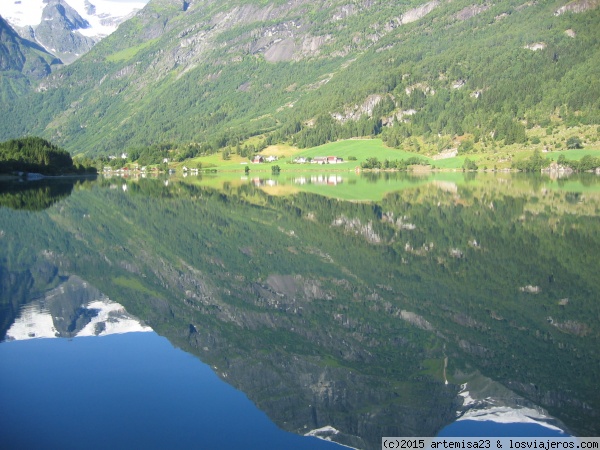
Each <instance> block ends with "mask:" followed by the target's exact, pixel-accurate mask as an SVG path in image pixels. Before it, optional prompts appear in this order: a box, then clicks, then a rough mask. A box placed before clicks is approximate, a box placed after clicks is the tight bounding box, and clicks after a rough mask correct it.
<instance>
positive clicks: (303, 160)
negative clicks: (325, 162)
mask: <svg viewBox="0 0 600 450" xmlns="http://www.w3.org/2000/svg"><path fill="white" fill-rule="evenodd" d="M294 162H295V163H296V164H304V163H306V162H307V161H306V158H304V157H303V156H300V157H298V158H296V159H294Z"/></svg>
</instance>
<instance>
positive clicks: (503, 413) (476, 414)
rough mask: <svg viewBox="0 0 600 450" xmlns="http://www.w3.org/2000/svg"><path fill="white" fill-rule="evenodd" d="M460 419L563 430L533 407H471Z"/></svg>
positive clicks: (550, 418)
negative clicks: (523, 424)
mask: <svg viewBox="0 0 600 450" xmlns="http://www.w3.org/2000/svg"><path fill="white" fill-rule="evenodd" d="M458 420H459V421H460V420H474V421H478V422H480V421H491V422H496V423H529V424H536V425H540V426H542V427H545V428H549V429H551V430H555V431H560V432H564V431H563V430H562V429H561V428H559V427H557V426H555V425H553V424H551V423H549V422H548V421H549V420H553V418H552V417H550V416H547V415H546V414H544V413H543V412H540V411H538V410H536V409H533V408H512V407H509V406H497V407H491V408H487V409H479V410H478V409H472V410H469V411H467V412H466V413H465V414H464V415H463V416H462V417H460V418H459V419H458Z"/></svg>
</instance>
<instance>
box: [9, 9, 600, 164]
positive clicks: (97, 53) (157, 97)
mask: <svg viewBox="0 0 600 450" xmlns="http://www.w3.org/2000/svg"><path fill="white" fill-rule="evenodd" d="M566 4H567V6H568V5H571V7H569V8H567V11H566V12H564V13H560V12H561V11H562V10H560V8H561V7H563V6H565V5H566ZM573 5H578V6H579V8H574V7H572V6H573ZM597 6H598V2H597V1H595V0H576V1H575V2H570V3H569V2H566V1H565V0H560V1H549V2H538V3H535V2H524V1H522V0H505V1H497V2H482V1H468V0H455V1H452V2H448V1H437V0H434V1H431V2H429V3H424V2H423V1H422V0H421V1H418V0H411V1H403V2H397V1H390V0H382V1H379V2H373V1H367V0H354V1H345V2H342V1H337V0H336V1H316V2H308V1H304V0H298V1H296V2H281V1H272V2H267V1H258V0H245V1H244V0H238V1H233V0H230V1H225V2H214V1H202V2H190V3H188V2H184V3H182V4H180V3H178V2H175V1H170V0H152V1H151V2H150V3H149V4H148V5H147V7H146V8H145V9H144V10H143V11H142V12H141V13H140V14H138V16H136V17H134V18H133V19H131V20H129V21H128V22H126V23H124V24H123V25H122V26H121V27H120V28H119V30H117V32H115V33H114V34H113V35H111V36H109V37H108V38H106V39H105V40H103V41H102V42H101V43H100V44H98V45H97V46H96V47H95V48H94V49H92V51H90V52H89V53H88V54H87V55H85V56H84V57H82V58H81V59H80V60H78V61H77V62H75V63H74V64H72V65H70V66H69V67H65V68H64V69H62V70H60V71H58V72H56V73H54V74H52V75H51V76H50V77H48V78H46V79H45V80H43V81H42V82H41V84H40V85H39V86H38V88H37V89H36V90H35V92H31V93H30V94H29V95H28V96H23V97H22V98H20V99H19V100H18V101H15V102H9V103H7V104H6V103H5V104H3V105H2V108H3V109H4V110H6V111H8V114H3V115H2V117H1V118H0V139H2V138H4V139H7V138H12V137H18V136H22V135H25V134H31V133H35V134H40V135H43V136H44V137H47V138H49V139H52V140H53V141H54V142H57V143H59V144H60V145H62V146H64V147H65V148H66V149H68V150H69V151H71V152H72V153H86V154H88V155H102V154H105V155H106V154H110V153H115V152H120V151H122V150H123V149H127V148H129V147H134V146H138V147H139V146H150V145H152V144H161V145H165V144H168V145H169V146H170V148H171V149H174V150H175V153H176V154H177V153H179V155H180V156H181V157H183V155H186V156H188V157H189V156H194V155H196V154H198V153H200V152H212V151H215V150H217V149H218V148H221V147H225V146H232V147H233V146H236V145H237V143H238V142H240V141H241V140H243V139H246V138H247V137H249V136H253V135H257V134H266V136H267V138H266V139H267V143H274V142H290V143H294V144H295V145H297V146H300V147H309V146H314V145H318V144H322V143H324V142H327V141H331V140H336V139H339V138H347V137H353V136H369V135H380V136H381V137H382V138H383V139H384V141H385V142H386V143H387V144H388V145H390V146H392V147H402V146H406V145H408V144H410V145H413V146H414V144H413V143H412V142H410V139H407V138H410V137H412V136H424V137H425V138H426V139H428V140H429V141H430V142H431V143H432V144H433V145H434V146H437V147H438V148H439V149H443V148H446V147H448V146H449V142H450V141H449V139H451V138H453V137H455V136H461V135H466V134H467V135H469V136H470V138H471V139H473V140H474V141H475V142H477V141H482V142H490V143H491V144H493V143H494V142H502V143H505V144H512V143H524V142H525V141H526V140H527V136H526V132H525V131H526V129H527V128H531V127H533V126H541V127H544V128H545V127H551V126H555V125H560V126H565V127H566V126H572V125H578V124H588V125H589V124H594V125H595V124H600V76H599V75H598V70H597V68H598V67H597V62H598V61H600V34H599V33H598V32H597V30H598V25H600V9H598V8H597ZM569 9H571V10H576V11H578V12H571V11H569ZM595 139H597V137H595ZM413 150H414V148H413Z"/></svg>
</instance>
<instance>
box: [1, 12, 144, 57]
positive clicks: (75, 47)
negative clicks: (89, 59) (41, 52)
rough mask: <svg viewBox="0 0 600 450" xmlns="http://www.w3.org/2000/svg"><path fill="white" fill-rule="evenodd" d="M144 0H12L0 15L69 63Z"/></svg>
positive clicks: (104, 35) (87, 49) (112, 28)
mask: <svg viewBox="0 0 600 450" xmlns="http://www.w3.org/2000/svg"><path fill="white" fill-rule="evenodd" d="M145 3H146V2H145V1H144V0H139V1H138V0H133V1H124V2H114V1H107V0H97V1H94V3H91V2H90V1H88V0H68V2H67V1H65V0H16V1H10V2H7V3H5V4H3V5H2V6H1V7H0V14H2V16H3V17H4V18H5V19H6V20H7V21H8V23H10V24H11V26H12V27H13V28H14V29H15V30H16V31H17V32H18V33H19V34H20V35H21V37H23V38H24V39H27V40H30V41H32V42H36V43H38V44H39V45H41V46H42V47H44V48H45V49H46V50H47V51H48V52H50V53H51V54H53V55H55V56H56V57H58V58H60V59H61V60H62V61H63V62H64V63H66V64H69V63H71V62H73V61H74V60H76V59H77V58H78V57H80V56H81V55H82V54H84V53H86V52H88V51H89V50H90V49H91V48H92V47H93V46H94V44H96V42H98V41H100V40H101V39H102V38H104V37H106V36H108V35H109V34H111V33H112V32H114V31H115V30H116V29H117V27H118V25H119V24H120V23H121V22H123V21H124V20H127V19H128V18H129V17H131V16H132V15H133V14H135V12H136V11H138V10H139V9H141V8H143V7H144V5H145Z"/></svg>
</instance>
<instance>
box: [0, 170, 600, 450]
mask: <svg viewBox="0 0 600 450" xmlns="http://www.w3.org/2000/svg"><path fill="white" fill-rule="evenodd" d="M370 177H371V178H370V179H369V180H368V182H369V183H373V184H375V185H376V184H377V180H374V179H373V178H372V175H370ZM280 181H283V180H280ZM385 181H386V184H387V187H378V189H379V188H381V189H382V190H383V189H387V190H388V191H389V189H390V186H389V179H388V180H385ZM455 181H457V182H455ZM361 182H362V181H360V179H359V181H357V182H348V183H341V185H340V186H337V188H338V189H339V188H342V187H345V188H348V189H353V188H356V187H357V186H358V187H360V183H361ZM400 182H401V183H404V185H405V186H409V187H406V188H405V189H404V190H402V191H397V192H391V193H390V194H388V195H386V196H385V197H384V198H383V199H382V200H381V201H377V202H373V203H371V202H361V203H357V202H346V201H341V200H334V199H331V198H327V197H323V196H320V195H317V194H312V193H308V192H302V191H300V192H297V193H296V194H294V195H290V196H272V195H269V194H268V193H265V192H263V191H262V190H261V189H262V186H259V187H256V186H254V185H253V184H252V183H248V182H246V183H239V184H236V183H225V184H224V186H223V188H222V189H220V190H215V189H212V188H208V187H199V186H197V185H194V184H186V183H183V182H176V181H174V180H171V181H170V182H169V183H166V184H165V183H163V182H162V181H160V180H139V181H123V182H122V183H123V184H125V186H126V189H123V187H122V185H121V182H119V184H118V186H117V185H116V184H115V182H114V181H113V180H111V181H107V182H98V183H97V184H96V185H94V186H93V187H90V188H87V189H79V190H76V191H74V192H73V193H72V195H71V196H70V197H68V198H66V199H64V200H62V201H60V202H59V203H57V204H55V205H53V206H50V207H49V208H48V209H46V210H44V211H41V212H37V213H32V212H24V211H14V210H10V209H6V208H2V209H0V248H1V250H2V254H3V255H5V256H4V257H3V259H2V265H1V266H0V282H1V286H2V289H1V292H0V294H1V297H0V300H1V302H2V303H1V304H0V308H1V309H0V311H1V313H2V316H1V317H0V319H1V321H0V324H2V329H0V331H1V332H2V335H5V334H7V336H9V337H10V332H8V333H7V330H9V329H10V328H11V326H13V322H14V320H15V318H16V316H17V315H18V311H19V308H20V305H23V304H26V303H29V302H31V301H32V300H34V299H37V300H38V301H39V300H40V298H43V297H45V298H47V297H48V296H49V293H50V294H51V293H52V292H54V291H53V290H56V287H57V286H58V285H59V284H61V283H64V282H65V280H79V281H81V280H85V283H89V284H90V285H91V286H95V287H96V288H98V289H99V290H101V291H102V292H103V294H104V295H106V296H107V297H108V298H110V299H111V300H113V301H115V302H118V303H120V304H122V305H123V306H124V307H125V309H126V310H127V311H128V312H129V313H131V314H133V315H135V316H136V317H138V318H140V319H141V320H143V322H144V324H145V325H147V326H150V327H152V329H154V330H155V331H156V332H157V333H159V334H160V335H162V336H165V337H167V338H168V339H169V341H170V342H171V343H172V344H173V345H175V346H177V347H179V348H181V349H183V350H185V351H186V352H189V353H192V354H194V355H197V356H198V357H199V358H200V359H201V360H202V361H203V362H205V363H207V364H209V365H210V366H211V367H212V368H213V370H214V371H215V373H217V374H218V375H219V377H221V378H222V379H223V380H224V381H226V382H227V383H229V384H231V385H232V386H234V387H236V388H238V389H240V390H242V391H243V392H244V393H245V394H246V395H247V396H248V397H249V398H250V399H251V400H252V401H253V402H254V403H255V404H256V405H257V406H258V407H259V408H260V409H261V410H263V411H264V412H265V413H266V414H267V415H268V416H269V417H270V418H271V420H273V421H274V422H275V423H276V424H277V425H278V426H279V427H281V428H283V429H285V430H288V431H292V432H294V433H298V434H306V433H308V432H310V431H311V430H318V429H321V430H322V431H321V434H322V436H321V437H328V438H329V439H332V440H335V441H337V442H340V443H343V444H344V445H349V446H352V447H357V448H379V447H380V445H381V437H382V436H409V435H419V436H427V435H435V434H436V433H437V432H439V431H440V430H441V429H442V428H444V426H446V425H448V424H450V423H452V422H454V421H455V420H456V419H460V418H472V417H475V416H477V415H478V414H479V415H480V417H481V414H485V412H486V411H487V413H490V414H488V417H492V416H493V415H494V414H496V413H497V414H496V416H499V414H500V410H499V409H498V410H492V408H504V410H505V411H507V412H508V413H510V414H512V417H521V418H526V419H522V420H532V421H535V422H539V423H543V424H545V425H546V426H547V427H556V428H560V429H567V430H569V431H571V432H575V433H578V434H581V435H595V434H597V433H598V431H600V430H599V429H598V423H600V420H599V417H598V413H599V408H600V394H598V393H597V389H596V388H595V382H596V380H597V377H598V373H599V370H598V369H599V362H600V360H599V358H598V355H597V348H598V328H597V322H598V320H597V319H598V316H599V307H598V304H597V301H596V299H597V292H598V288H599V287H600V286H599V284H600V281H599V280H598V278H597V276H596V273H597V259H596V255H597V252H598V249H600V245H599V244H600V242H599V241H600V233H599V231H600V230H599V228H600V221H598V217H597V216H598V211H599V210H600V209H599V198H600V197H599V195H598V193H597V192H595V191H594V189H590V187H589V186H583V185H580V186H579V188H578V191H577V192H574V191H573V190H569V191H565V190H562V189H561V187H560V186H557V185H556V183H554V184H552V185H549V184H548V183H546V182H545V181H544V180H541V181H540V180H537V179H536V180H533V181H530V180H529V179H527V178H523V177H510V176H504V177H495V176H489V177H477V178H476V179H474V180H470V181H469V182H468V183H466V184H465V183H464V182H460V180H451V179H441V180H438V181H437V182H436V183H427V180H423V179H418V180H414V179H411V180H400ZM111 184H114V185H115V186H117V187H118V189H110V187H111ZM280 184H281V183H280ZM309 186H313V187H318V184H313V185H310V184H309ZM410 186H412V187H410ZM325 188H327V186H325ZM74 277H76V278H74ZM81 282H83V281H81ZM84 309H85V308H84ZM92 309H93V308H92ZM85 314H86V313H85V311H83V310H81V311H79V315H77V314H75V315H74V316H73V317H70V316H69V317H70V319H68V320H67V318H65V319H64V322H65V330H66V331H65V332H68V333H74V330H75V329H77V327H78V326H79V325H77V323H78V322H77V321H78V320H82V321H84V322H85V321H86V320H88V319H89V323H91V322H92V319H91V318H89V317H88V318H86V315H85ZM57 316H58V315H57ZM61 317H64V316H61ZM73 324H75V325H73ZM73 327H74V328H73ZM55 328H56V327H55ZM84 328H85V327H83V328H81V329H84ZM56 330H57V331H58V328H56ZM69 330H71V331H69ZM482 411H484V412H482ZM511 411H512V413H511ZM515 411H516V413H515ZM510 414H509V415H510ZM327 427H331V428H327Z"/></svg>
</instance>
